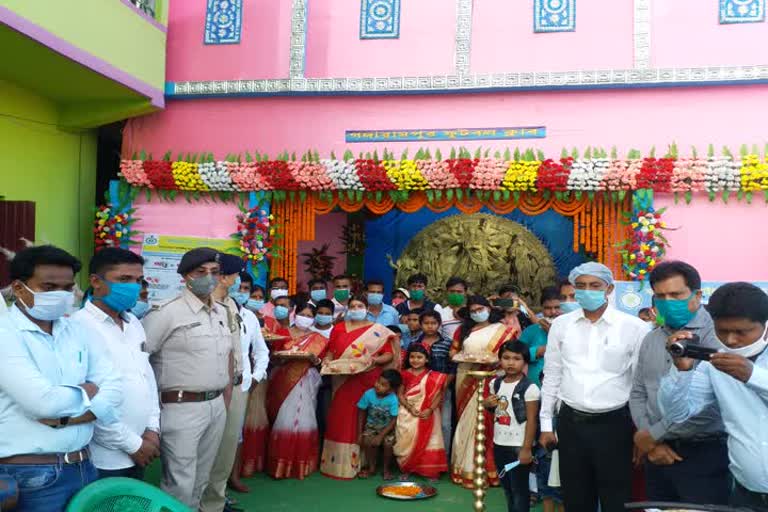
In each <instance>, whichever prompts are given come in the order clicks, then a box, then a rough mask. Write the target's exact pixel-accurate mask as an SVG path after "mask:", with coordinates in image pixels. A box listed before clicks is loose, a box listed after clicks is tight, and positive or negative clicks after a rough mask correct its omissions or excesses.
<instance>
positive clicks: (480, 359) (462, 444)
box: [451, 296, 519, 489]
mask: <svg viewBox="0 0 768 512" xmlns="http://www.w3.org/2000/svg"><path fill="white" fill-rule="evenodd" d="M464 313H465V316H466V315H469V318H467V319H465V320H464V323H463V324H462V325H461V327H460V328H459V329H458V330H457V331H456V334H455V336H454V340H453V345H452V346H451V357H452V358H453V360H454V361H455V362H457V363H459V366H458V369H457V371H456V417H457V418H458V423H457V425H456V434H455V435H454V437H453V451H452V452H451V479H452V480H453V482H454V483H456V484H459V485H463V486H464V487H466V488H468V489H472V488H474V484H473V482H472V480H473V470H474V460H475V450H474V446H475V432H476V430H477V385H478V381H477V379H475V378H473V377H470V376H469V375H468V372H470V371H473V370H483V371H487V370H493V369H495V368H496V366H497V364H498V362H499V358H498V355H497V354H498V351H499V347H501V345H502V344H503V343H504V342H505V341H510V340H513V339H515V336H516V335H517V334H519V331H518V330H516V329H515V328H514V327H507V326H506V325H504V324H502V323H500V321H499V320H500V318H501V315H500V313H499V312H498V311H497V310H494V309H492V308H491V304H490V303H489V302H488V300H487V299H486V298H485V297H480V296H474V297H470V299H469V300H468V301H467V309H466V310H465V312H464ZM484 386H485V395H486V396H487V395H488V379H486V380H485V382H484ZM485 432H486V436H485V439H486V451H485V465H486V471H487V475H488V481H489V483H490V484H491V485H494V486H495V485H499V478H498V475H497V474H496V464H495V462H494V460H493V436H491V435H487V433H488V432H493V417H492V416H491V415H490V414H486V415H485Z"/></svg>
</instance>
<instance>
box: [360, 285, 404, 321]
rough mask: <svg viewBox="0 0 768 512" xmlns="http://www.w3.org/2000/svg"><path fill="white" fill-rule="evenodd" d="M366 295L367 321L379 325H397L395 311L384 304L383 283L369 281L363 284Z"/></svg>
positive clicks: (397, 316)
mask: <svg viewBox="0 0 768 512" xmlns="http://www.w3.org/2000/svg"><path fill="white" fill-rule="evenodd" d="M365 291H366V292H367V294H368V320H369V321H371V322H376V323H377V324H381V325H384V326H386V325H392V324H397V323H399V320H398V318H399V314H398V313H397V310H396V309H395V308H393V307H392V306H390V305H389V304H384V281H381V280H379V279H371V280H369V281H367V282H366V283H365Z"/></svg>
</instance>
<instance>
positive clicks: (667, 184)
mask: <svg viewBox="0 0 768 512" xmlns="http://www.w3.org/2000/svg"><path fill="white" fill-rule="evenodd" d="M674 171H675V159H674V158H645V159H643V166H642V167H641V168H640V172H639V173H638V175H637V188H638V189H645V188H647V189H653V190H654V191H656V192H671V191H672V174H673V173H674Z"/></svg>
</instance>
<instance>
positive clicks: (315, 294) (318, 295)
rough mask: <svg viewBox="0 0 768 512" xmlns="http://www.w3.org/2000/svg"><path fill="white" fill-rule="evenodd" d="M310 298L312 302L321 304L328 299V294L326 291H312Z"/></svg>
mask: <svg viewBox="0 0 768 512" xmlns="http://www.w3.org/2000/svg"><path fill="white" fill-rule="evenodd" d="M309 296H310V297H311V298H312V302H320V301H321V300H325V299H326V298H328V294H327V293H326V291H325V290H312V291H311V292H309Z"/></svg>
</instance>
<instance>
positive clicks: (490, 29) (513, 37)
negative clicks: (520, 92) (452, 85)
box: [471, 0, 633, 73]
mask: <svg viewBox="0 0 768 512" xmlns="http://www.w3.org/2000/svg"><path fill="white" fill-rule="evenodd" d="M632 30H633V6H632V2H631V1H623V2H616V1H614V2H607V1H605V0H579V1H578V2H577V3H576V31H575V32H554V33H535V32H534V31H533V0H525V1H522V2H521V1H517V2H510V1H509V0H487V1H483V2H475V3H474V12H473V25H472V60H471V62H472V71H473V72H476V73H499V72H506V71H572V70H577V69H608V68H620V69H623V68H629V67H632V58H633V55H632V41H633V39H632Z"/></svg>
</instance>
